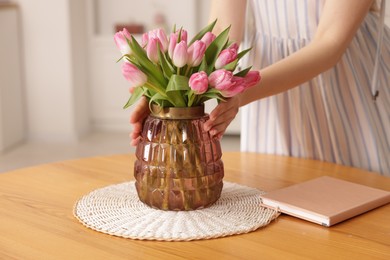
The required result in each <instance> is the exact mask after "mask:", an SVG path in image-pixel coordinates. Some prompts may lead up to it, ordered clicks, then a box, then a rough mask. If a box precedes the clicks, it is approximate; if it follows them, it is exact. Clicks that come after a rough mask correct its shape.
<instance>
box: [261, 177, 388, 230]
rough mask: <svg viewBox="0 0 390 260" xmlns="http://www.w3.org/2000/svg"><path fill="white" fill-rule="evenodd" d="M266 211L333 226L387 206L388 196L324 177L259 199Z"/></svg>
mask: <svg viewBox="0 0 390 260" xmlns="http://www.w3.org/2000/svg"><path fill="white" fill-rule="evenodd" d="M261 197H262V203H263V204H264V206H266V207H271V208H277V209H278V210H279V211H280V212H282V213H285V214H288V215H291V216H294V217H298V218H301V219H305V220H308V221H311V222H314V223H317V224H320V225H323V226H327V227H329V226H332V225H334V224H337V223H339V222H341V221H344V220H346V219H349V218H352V217H354V216H357V215H359V214H362V213H364V212H367V211H369V210H372V209H374V208H377V207H379V206H382V205H385V204H387V203H389V202H390V192H388V191H385V190H380V189H376V188H372V187H368V186H365V185H361V184H356V183H352V182H349V181H344V180H340V179H336V178H333V177H328V176H323V177H319V178H315V179H312V180H309V181H306V182H302V183H298V184H295V185H292V186H289V187H286V188H282V189H278V190H274V191H270V192H268V193H266V194H264V195H261Z"/></svg>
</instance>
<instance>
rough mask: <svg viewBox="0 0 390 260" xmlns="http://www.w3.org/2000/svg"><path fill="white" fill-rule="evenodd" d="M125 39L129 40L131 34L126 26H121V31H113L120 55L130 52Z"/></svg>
mask: <svg viewBox="0 0 390 260" xmlns="http://www.w3.org/2000/svg"><path fill="white" fill-rule="evenodd" d="M127 40H131V35H130V33H129V31H128V30H126V28H123V30H122V31H119V32H117V33H115V35H114V41H115V44H116V46H117V47H118V49H119V50H120V52H121V53H122V55H125V54H131V49H130V46H129V44H128V43H127Z"/></svg>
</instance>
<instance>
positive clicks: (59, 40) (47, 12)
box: [16, 0, 89, 142]
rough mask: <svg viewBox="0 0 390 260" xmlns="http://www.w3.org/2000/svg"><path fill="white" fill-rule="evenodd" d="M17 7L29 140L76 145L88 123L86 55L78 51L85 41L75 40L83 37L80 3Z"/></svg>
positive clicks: (47, 0) (65, 0)
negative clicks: (20, 25) (20, 23)
mask: <svg viewBox="0 0 390 260" xmlns="http://www.w3.org/2000/svg"><path fill="white" fill-rule="evenodd" d="M16 2H17V3H18V4H19V6H20V9H21V15H22V28H23V29H22V30H23V38H24V39H23V40H24V41H23V53H24V71H25V80H24V82H25V93H26V116H27V125H28V137H29V139H30V140H32V141H49V142H69V141H75V140H77V139H78V138H79V137H80V136H81V135H82V134H83V133H85V132H86V131H87V130H88V123H85V122H84V121H86V122H88V120H89V119H88V115H87V112H86V111H87V104H85V103H86V102H87V100H86V98H85V91H84V88H85V87H86V84H85V83H86V81H85V79H86V75H85V74H83V73H84V72H85V64H86V63H85V62H83V60H85V57H83V55H85V54H84V53H85V51H84V52H82V51H77V50H80V49H82V48H83V46H84V44H85V39H82V38H80V39H76V38H77V37H82V35H81V33H80V32H82V29H80V28H79V26H80V25H81V28H82V24H83V21H81V19H82V17H83V13H84V12H83V10H84V9H83V8H82V7H83V4H82V3H83V2H84V1H80V2H78V1H73V0H56V1H51V0H33V1H32V0H17V1H16ZM77 8H81V9H80V10H77ZM71 11H73V12H74V13H73V14H72V13H71ZM78 11H81V12H82V13H80V12H78ZM84 24H85V23H84Z"/></svg>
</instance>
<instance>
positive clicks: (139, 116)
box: [130, 97, 150, 146]
mask: <svg viewBox="0 0 390 260" xmlns="http://www.w3.org/2000/svg"><path fill="white" fill-rule="evenodd" d="M149 114H150V110H149V103H148V100H147V99H146V97H141V99H140V100H139V102H138V103H137V105H136V106H135V108H134V110H133V112H132V113H131V115H130V124H131V125H132V126H133V131H132V132H131V133H130V139H131V140H130V145H132V146H136V145H137V144H138V143H139V141H140V138H141V133H142V125H143V123H144V120H145V119H146V117H147V116H148V115H149Z"/></svg>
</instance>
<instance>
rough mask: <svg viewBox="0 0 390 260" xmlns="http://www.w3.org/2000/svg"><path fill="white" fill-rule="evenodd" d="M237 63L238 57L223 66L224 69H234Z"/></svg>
mask: <svg viewBox="0 0 390 260" xmlns="http://www.w3.org/2000/svg"><path fill="white" fill-rule="evenodd" d="M237 63H238V59H235V60H234V61H232V62H230V63H228V64H226V65H225V66H224V67H223V68H224V69H225V70H230V71H234V70H235V69H236V66H237Z"/></svg>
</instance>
